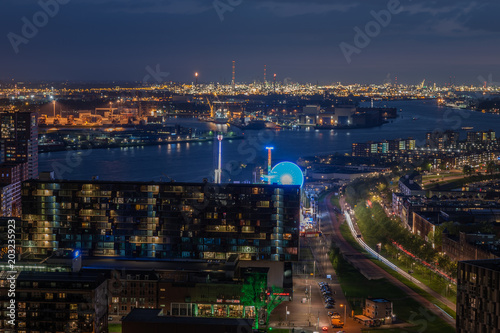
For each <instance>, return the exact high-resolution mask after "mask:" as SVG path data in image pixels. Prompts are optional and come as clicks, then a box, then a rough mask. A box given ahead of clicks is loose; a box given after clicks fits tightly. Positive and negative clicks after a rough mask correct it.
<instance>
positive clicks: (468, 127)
mask: <svg viewBox="0 0 500 333" xmlns="http://www.w3.org/2000/svg"><path fill="white" fill-rule="evenodd" d="M462 129H463V130H464V131H470V130H473V129H474V127H472V126H464V127H462Z"/></svg>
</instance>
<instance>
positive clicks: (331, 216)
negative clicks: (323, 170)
mask: <svg viewBox="0 0 500 333" xmlns="http://www.w3.org/2000/svg"><path fill="white" fill-rule="evenodd" d="M332 195H333V193H331V194H328V195H326V196H325V198H324V199H323V200H322V201H321V202H320V212H321V218H322V222H321V223H322V225H323V226H324V229H325V231H327V230H328V229H329V228H328V226H327V225H325V222H328V223H330V224H331V227H332V234H331V238H332V240H333V241H334V242H335V243H336V244H337V245H338V246H339V247H340V248H341V250H342V251H343V252H345V251H347V252H348V253H351V254H357V255H362V254H361V253H360V252H359V251H358V250H357V249H355V248H354V247H353V246H352V245H351V244H350V243H349V242H347V241H346V240H345V239H344V237H343V236H342V234H341V232H340V225H341V221H339V220H338V219H337V214H336V211H335V209H334V207H333V205H332V203H331V197H332ZM323 212H325V213H326V214H324V213H323ZM322 229H323V227H322ZM360 263H361V264H362V265H365V266H366V267H363V268H362V269H365V270H366V271H369V272H376V274H377V275H379V276H382V277H384V278H386V279H387V280H388V281H390V282H391V283H392V284H393V285H394V286H396V287H398V288H399V289H401V290H402V291H403V292H404V293H405V294H407V295H408V296H409V297H411V298H413V299H414V300H416V301H417V302H419V303H420V304H422V305H423V306H424V307H425V308H426V309H427V310H429V311H431V312H432V313H433V314H435V315H436V316H438V317H440V318H441V319H443V320H444V321H445V322H447V323H448V324H450V325H452V326H453V327H455V325H456V323H455V319H453V318H451V317H450V316H449V315H448V314H445V313H444V312H443V311H442V310H441V309H440V308H438V307H437V306H436V305H434V304H433V303H432V302H430V301H428V300H427V299H425V298H424V297H423V296H421V295H419V294H418V293H417V292H415V291H414V290H413V289H411V288H409V287H408V286H407V285H405V284H404V283H402V282H401V281H399V280H398V279H396V278H395V277H393V276H392V275H391V274H389V273H388V272H386V271H385V270H384V269H382V268H380V267H379V266H377V265H376V264H374V263H373V262H372V261H371V260H368V259H366V260H364V261H362V262H360ZM420 287H421V288H422V289H425V290H426V291H427V292H429V293H431V292H432V293H431V294H433V296H435V297H437V296H440V295H438V294H437V293H435V292H434V291H433V290H430V289H429V288H428V287H427V286H424V285H420ZM427 289H428V290H427ZM441 298H442V296H441V297H439V299H440V300H441ZM441 301H443V300H441ZM446 301H447V302H446V303H445V304H446V305H447V306H450V305H452V306H451V307H450V308H451V309H454V308H455V305H454V304H453V303H451V302H449V301H448V300H446ZM448 303H450V304H448ZM415 310H417V309H415Z"/></svg>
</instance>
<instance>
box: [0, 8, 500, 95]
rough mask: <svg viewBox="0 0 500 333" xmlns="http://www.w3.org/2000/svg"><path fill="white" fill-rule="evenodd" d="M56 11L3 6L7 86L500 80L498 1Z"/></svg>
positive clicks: (405, 82) (411, 82) (461, 82)
mask: <svg viewBox="0 0 500 333" xmlns="http://www.w3.org/2000/svg"><path fill="white" fill-rule="evenodd" d="M55 1H56V0H53V1H51V0H44V1H40V2H39V3H34V2H27V1H21V2H19V1H16V2H14V1H10V0H9V1H7V2H5V3H4V6H5V9H6V10H5V11H4V13H9V14H8V15H4V17H3V20H2V23H0V26H1V27H2V30H3V31H4V33H5V36H6V37H5V38H4V40H3V45H4V52H2V53H1V56H0V60H2V62H1V63H2V66H1V67H0V72H1V73H2V74H0V79H1V80H4V81H9V80H12V79H14V80H15V81H25V80H57V81H65V80H70V81H79V80H82V81H141V80H143V78H144V77H145V76H147V75H148V74H149V75H150V74H151V70H148V68H149V69H153V70H156V68H160V69H161V73H168V76H167V75H165V76H164V77H162V79H164V80H165V81H167V80H168V81H177V82H189V81H193V82H194V81H195V72H197V73H199V78H198V80H199V82H200V83H202V82H215V81H218V82H221V83H223V82H226V83H230V82H231V75H232V73H231V72H232V68H231V66H232V61H236V81H237V82H253V81H262V80H263V75H264V65H266V66H267V80H268V81H271V80H272V77H273V74H277V79H278V80H279V81H283V80H285V79H288V80H289V81H291V82H300V83H304V82H311V83H316V82H318V83H320V84H331V83H334V82H342V83H345V84H349V83H384V82H390V83H395V82H396V77H397V82H398V83H402V84H417V83H419V82H421V81H422V80H424V79H426V80H427V81H428V82H436V83H437V84H447V83H450V82H451V83H456V84H474V85H479V84H481V81H482V80H481V78H486V80H485V81H492V82H494V81H496V80H495V78H496V77H499V76H500V73H498V72H497V71H496V68H498V59H496V58H495V57H494V54H495V53H496V52H495V51H498V46H497V44H496V43H494V41H495V40H497V39H498V38H497V37H498V31H499V30H500V24H498V23H496V22H495V20H494V18H493V15H494V14H493V13H494V12H495V9H496V8H497V7H498V6H499V5H498V4H496V3H494V2H493V1H484V2H482V3H477V2H473V1H460V2H458V3H457V2H452V1H441V2H440V3H439V4H436V3H434V2H431V1H424V2H419V3H412V2H411V1H410V0H401V1H396V0H391V1H370V3H368V2H367V1H357V2H354V3H349V4H342V3H341V2H339V1H334V2H332V1H314V2H307V3H306V2H300V3H297V2H291V1H254V2H250V1H234V0H233V1H230V2H227V1H226V0H218V1H214V2H202V1H194V0H193V1H177V0H171V1H161V0H158V1H148V2H141V3H140V4H137V3H135V4H134V3H132V2H130V1H126V0H122V1H107V2H104V3H102V2H91V3H89V2H88V1H86V2H83V1H81V0H72V1H67V0H64V1H63V0H57V2H55ZM54 3H55V4H54ZM42 4H43V5H42ZM387 13H389V16H387V15H386V14H387ZM27 22H28V23H27ZM35 23H36V24H35ZM30 24H32V25H33V26H31V28H33V27H34V29H32V30H30V26H29V25H30ZM25 26H26V27H25ZM358 29H359V30H358ZM367 29H368V30H367ZM359 31H361V34H360V33H359ZM363 33H365V34H367V35H365V36H368V39H363V36H361V35H362V34H363ZM359 36H361V37H359ZM484 45H489V49H488V52H485V51H484V48H483V46H484ZM490 77H491V80H490V79H489V78H490Z"/></svg>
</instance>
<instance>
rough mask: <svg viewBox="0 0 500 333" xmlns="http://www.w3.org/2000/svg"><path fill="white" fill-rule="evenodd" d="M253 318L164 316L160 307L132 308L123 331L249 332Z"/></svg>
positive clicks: (130, 332)
mask: <svg viewBox="0 0 500 333" xmlns="http://www.w3.org/2000/svg"><path fill="white" fill-rule="evenodd" d="M252 326H253V320H251V319H234V318H189V317H168V316H164V315H163V312H162V310H160V309H134V310H132V312H130V314H129V315H128V316H126V317H125V318H124V319H123V326H122V332H123V333H137V332H148V333H163V332H168V333H199V332H203V333H251V332H252Z"/></svg>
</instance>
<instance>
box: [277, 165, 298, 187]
mask: <svg viewBox="0 0 500 333" xmlns="http://www.w3.org/2000/svg"><path fill="white" fill-rule="evenodd" d="M271 182H272V183H273V184H278V185H299V186H302V185H303V184H304V174H303V173H302V170H301V169H300V168H299V166H298V165H297V164H295V163H292V162H282V163H279V164H276V165H275V166H274V168H273V169H272V170H271Z"/></svg>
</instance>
